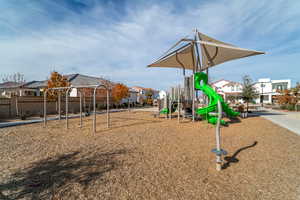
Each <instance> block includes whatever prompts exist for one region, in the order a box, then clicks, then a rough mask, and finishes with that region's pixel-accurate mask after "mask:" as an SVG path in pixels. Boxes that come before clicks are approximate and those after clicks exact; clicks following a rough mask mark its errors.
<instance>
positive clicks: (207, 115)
mask: <svg viewBox="0 0 300 200" xmlns="http://www.w3.org/2000/svg"><path fill="white" fill-rule="evenodd" d="M207 80H208V78H207V75H206V74H205V73H203V72H197V73H195V74H194V81H195V89H197V90H201V91H203V92H204V93H205V94H206V95H207V97H208V100H209V104H208V106H207V107H204V108H198V109H197V110H196V113H197V114H198V115H201V116H202V118H204V119H206V120H208V123H211V124H216V123H217V116H216V115H214V114H213V113H212V112H216V111H217V106H218V100H219V101H220V102H221V105H222V110H223V111H224V112H225V113H226V114H227V116H228V117H236V116H238V115H239V114H240V113H239V112H235V111H234V110H232V109H231V108H230V107H229V106H228V104H227V103H225V102H224V100H223V98H222V97H221V96H220V95H219V94H218V93H217V92H215V90H214V89H213V88H212V87H210V86H209V85H208V84H207ZM221 124H222V125H226V122H225V121H224V120H221Z"/></svg>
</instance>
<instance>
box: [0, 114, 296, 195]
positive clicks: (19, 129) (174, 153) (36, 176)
mask: <svg viewBox="0 0 300 200" xmlns="http://www.w3.org/2000/svg"><path fill="white" fill-rule="evenodd" d="M92 119H93V116H90V117H84V118H83V126H82V128H79V125H80V119H79V118H73V119H69V129H65V122H63V121H49V122H48V124H47V127H46V128H43V125H42V124H41V123H36V124H31V125H23V126H16V127H9V128H3V129H0V144H1V145H0V163H1V164H0V171H1V176H0V195H1V196H0V199H51V198H53V199H297V198H299V196H300V188H299V182H300V168H299V166H300V159H299V155H300V148H299V147H300V138H299V136H297V135H296V134H294V133H292V132H290V131H288V130H286V129H284V128H281V127H279V126H277V125H275V124H273V123H272V122H270V121H267V120H266V119H263V118H261V117H248V118H246V119H240V120H241V122H240V123H230V125H229V126H228V127H224V128H223V127H222V128H221V132H222V146H223V147H226V150H227V151H228V155H227V156H225V157H224V164H223V170H222V171H220V172H216V169H215V164H214V163H215V154H213V153H211V152H210V150H211V149H212V148H214V147H215V125H212V124H209V123H207V122H206V121H200V122H197V123H193V122H192V121H191V120H189V119H184V120H181V121H180V123H178V122H177V118H176V114H174V117H173V118H172V119H165V118H154V117H153V113H152V112H142V111H138V112H136V111H130V112H127V111H126V112H119V113H111V127H110V128H107V126H106V115H105V114H102V115H97V132H96V133H95V134H93V132H92V122H93V120H92Z"/></svg>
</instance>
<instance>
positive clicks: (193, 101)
mask: <svg viewBox="0 0 300 200" xmlns="http://www.w3.org/2000/svg"><path fill="white" fill-rule="evenodd" d="M194 76H195V75H194V73H193V76H192V79H193V84H192V85H193V89H192V104H193V105H192V115H193V122H194V121H195V79H194Z"/></svg>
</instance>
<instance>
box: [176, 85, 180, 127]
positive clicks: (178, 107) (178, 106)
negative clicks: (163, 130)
mask: <svg viewBox="0 0 300 200" xmlns="http://www.w3.org/2000/svg"><path fill="white" fill-rule="evenodd" d="M177 94H178V105H177V109H178V113H177V114H178V116H177V117H178V122H180V85H179V86H178V92H177Z"/></svg>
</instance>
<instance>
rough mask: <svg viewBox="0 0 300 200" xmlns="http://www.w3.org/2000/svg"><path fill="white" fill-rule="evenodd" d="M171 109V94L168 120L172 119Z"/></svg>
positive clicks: (170, 96)
mask: <svg viewBox="0 0 300 200" xmlns="http://www.w3.org/2000/svg"><path fill="white" fill-rule="evenodd" d="M171 92H172V91H171ZM171 107H172V93H171V94H170V95H169V119H172V114H171Z"/></svg>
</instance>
